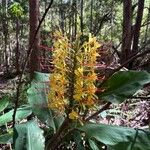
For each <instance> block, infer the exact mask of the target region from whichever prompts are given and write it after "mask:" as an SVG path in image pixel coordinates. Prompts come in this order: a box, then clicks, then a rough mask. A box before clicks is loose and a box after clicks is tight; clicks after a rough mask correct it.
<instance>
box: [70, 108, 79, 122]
mask: <svg viewBox="0 0 150 150" xmlns="http://www.w3.org/2000/svg"><path fill="white" fill-rule="evenodd" d="M78 118H79V115H78V113H77V112H75V111H74V110H72V112H71V113H70V114H69V119H72V120H77V119H78Z"/></svg>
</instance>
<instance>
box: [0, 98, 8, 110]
mask: <svg viewBox="0 0 150 150" xmlns="http://www.w3.org/2000/svg"><path fill="white" fill-rule="evenodd" d="M8 104H9V97H8V96H4V97H3V98H2V99H1V100H0V112H1V111H3V110H4V109H5V108H6V107H7V106H8Z"/></svg>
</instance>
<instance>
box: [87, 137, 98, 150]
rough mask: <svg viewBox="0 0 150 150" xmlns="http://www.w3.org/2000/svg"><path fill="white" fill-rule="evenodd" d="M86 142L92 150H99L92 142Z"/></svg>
mask: <svg viewBox="0 0 150 150" xmlns="http://www.w3.org/2000/svg"><path fill="white" fill-rule="evenodd" d="M88 142H89V145H90V147H91V149H92V150H99V148H98V146H97V145H96V143H95V142H94V141H93V140H91V139H89V140H88Z"/></svg>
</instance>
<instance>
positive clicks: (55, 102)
mask: <svg viewBox="0 0 150 150" xmlns="http://www.w3.org/2000/svg"><path fill="white" fill-rule="evenodd" d="M55 39H56V40H55V41H54V51H53V64H54V70H53V73H52V74H51V75H50V92H49V95H48V100H49V108H50V109H52V110H54V111H55V112H56V113H58V115H63V116H64V117H65V118H66V120H67V126H68V127H69V128H70V127H71V126H70V125H69V124H72V123H75V122H76V123H77V122H80V123H84V121H85V117H86V114H89V113H88V112H89V111H91V110H92V109H93V108H94V107H95V106H96V104H97V99H98V98H97V96H96V95H95V92H96V90H97V88H96V85H95V84H96V80H97V75H96V73H95V66H96V60H97V56H98V55H99V54H98V52H97V49H98V48H99V47H100V44H99V43H98V42H97V41H96V38H95V37H91V35H89V38H88V41H85V42H84V43H81V41H80V36H79V37H78V38H77V39H76V41H75V42H74V43H70V42H69V40H68V38H67V37H66V36H63V35H62V34H61V33H60V32H57V33H56V38H55ZM65 125H66V124H65ZM63 128H65V127H64V126H63ZM68 130H69V129H68ZM59 132H62V131H60V130H59ZM57 136H61V135H60V133H59V134H58V135H57ZM57 138H58V137H57ZM52 141H53V140H52ZM52 141H51V142H50V143H52ZM53 142H54V141H53ZM53 145H55V144H54V143H53ZM56 145H57V144H56ZM54 147H55V146H54Z"/></svg>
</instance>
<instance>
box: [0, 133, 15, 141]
mask: <svg viewBox="0 0 150 150" xmlns="http://www.w3.org/2000/svg"><path fill="white" fill-rule="evenodd" d="M12 136H13V132H11V133H6V134H3V135H0V144H8V143H12Z"/></svg>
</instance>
